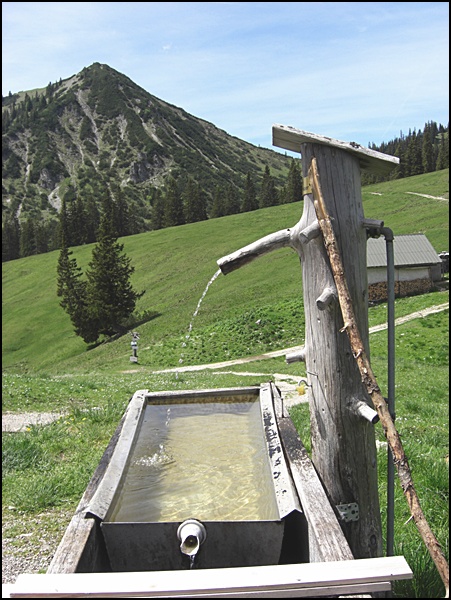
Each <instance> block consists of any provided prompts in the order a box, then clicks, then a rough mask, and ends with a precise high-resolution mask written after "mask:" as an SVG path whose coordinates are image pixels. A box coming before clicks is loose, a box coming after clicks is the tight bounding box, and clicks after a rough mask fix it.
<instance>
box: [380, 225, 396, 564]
mask: <svg viewBox="0 0 451 600" xmlns="http://www.w3.org/2000/svg"><path fill="white" fill-rule="evenodd" d="M381 234H382V235H383V236H384V237H385V246H386V252H387V324H388V336H387V337H388V411H389V413H390V416H391V418H392V419H393V422H394V421H395V418H396V415H395V258H394V248H393V239H394V236H393V231H392V230H391V229H390V228H389V227H382V228H381ZM387 452H388V455H387V556H393V555H394V527H395V465H394V462H393V456H392V453H391V450H390V447H389V448H388V451H387Z"/></svg>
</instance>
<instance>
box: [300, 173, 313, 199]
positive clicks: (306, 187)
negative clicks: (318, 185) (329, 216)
mask: <svg viewBox="0 0 451 600" xmlns="http://www.w3.org/2000/svg"><path fill="white" fill-rule="evenodd" d="M302 193H303V195H304V196H306V195H307V194H313V188H312V179H311V177H309V176H308V175H307V176H306V177H304V179H303V180H302Z"/></svg>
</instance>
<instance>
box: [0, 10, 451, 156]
mask: <svg viewBox="0 0 451 600" xmlns="http://www.w3.org/2000/svg"><path fill="white" fill-rule="evenodd" d="M2 13H3V15H2V16H3V18H2V46H3V47H2V63H3V65H2V66H3V69H2V72H3V76H2V93H3V95H7V94H8V93H9V92H10V91H11V92H18V91H23V90H30V89H34V88H40V87H45V86H46V85H47V84H48V83H49V82H50V81H51V82H55V81H59V79H60V78H62V79H66V78H67V77H70V76H71V75H74V74H76V73H78V72H79V71H81V69H83V68H84V67H87V66H89V65H91V64H92V63H94V62H100V63H105V64H108V65H109V66H110V67H112V68H114V69H116V70H117V71H119V72H121V73H123V74H124V75H127V76H128V77H129V78H130V79H132V80H133V81H134V82H135V83H137V84H138V85H140V86H141V87H142V88H144V89H145V90H147V91H148V92H150V93H151V94H153V95H155V96H157V97H158V98H161V99H162V100H165V101H167V102H170V103H171V104H174V105H176V106H180V107H182V108H183V109H185V110H186V111H187V112H189V113H191V114H193V115H195V116H196V117H200V118H203V119H205V120H207V121H210V122H212V123H214V124H215V125H216V126H218V127H220V128H221V129H224V130H225V131H227V132H228V133H230V134H231V135H234V136H236V137H239V138H241V139H243V140H246V141H248V142H251V143H253V144H256V145H261V146H265V147H268V148H272V141H271V131H272V125H273V124H274V123H279V124H282V125H292V126H294V127H297V128H298V129H303V130H306V131H310V132H313V133H317V134H321V135H326V136H330V137H334V138H337V139H340V140H344V141H355V142H358V143H360V144H362V145H367V144H368V143H369V142H374V143H376V144H380V143H381V142H383V141H389V140H390V139H393V138H394V137H397V136H398V135H399V133H400V131H403V132H404V133H408V131H409V129H414V128H416V129H422V128H423V126H424V124H425V122H427V121H430V120H432V121H437V122H438V123H442V124H444V125H446V124H447V123H448V119H449V112H448V110H449V91H448V90H449V59H448V56H449V3H448V2H2Z"/></svg>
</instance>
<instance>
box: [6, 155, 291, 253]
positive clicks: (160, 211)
mask: <svg viewBox="0 0 451 600" xmlns="http://www.w3.org/2000/svg"><path fill="white" fill-rule="evenodd" d="M84 189H85V190H86V189H87V188H84ZM89 189H90V190H91V193H90V194H88V193H87V192H86V191H83V190H77V189H75V187H74V186H73V185H72V184H68V185H67V186H66V188H65V192H64V194H63V196H62V201H61V209H60V213H59V220H58V221H57V220H49V221H42V220H40V219H34V218H31V217H29V218H28V219H27V220H26V221H23V222H20V220H19V218H18V217H17V216H15V215H13V216H11V217H8V218H6V219H5V221H4V223H3V227H2V261H3V262H5V261H8V260H14V259H16V258H21V257H25V256H31V255H33V254H41V253H43V252H48V251H51V250H56V249H59V248H61V247H62V246H61V240H62V238H63V239H64V242H65V244H66V246H67V247H73V246H80V245H83V244H90V243H94V242H96V241H98V229H99V224H100V211H99V208H98V205H99V200H100V204H101V205H105V204H108V205H109V211H110V213H111V219H112V223H113V224H114V228H115V229H114V231H115V235H116V236H117V237H124V236H127V235H133V234H136V233H140V232H141V231H143V226H142V220H140V219H139V217H138V218H136V215H131V214H130V209H129V204H130V203H129V199H130V198H129V196H128V194H127V193H126V192H124V191H123V190H122V189H121V188H120V187H119V186H116V185H114V183H111V182H101V181H99V180H98V178H97V179H91V180H90V188H89ZM300 200H302V176H301V171H300V161H299V160H295V159H292V162H291V166H290V170H289V173H288V177H287V182H286V185H285V186H284V187H283V188H280V189H278V188H277V185H276V181H275V179H274V178H273V177H272V175H271V172H270V169H269V167H268V166H266V167H265V171H264V174H263V177H262V181H261V183H260V185H257V184H256V182H255V181H254V178H253V176H252V175H251V174H250V173H248V174H247V176H246V179H245V182H244V186H243V188H242V189H239V188H237V187H236V186H235V185H234V184H233V183H229V184H228V185H226V186H225V187H221V186H216V189H215V192H214V195H213V198H211V196H209V195H208V193H207V192H206V191H205V190H203V189H202V188H201V186H200V184H199V183H198V182H196V181H195V180H194V178H192V177H190V176H188V177H187V178H186V177H179V178H178V179H176V178H175V177H170V178H169V179H168V180H167V181H166V184H165V185H164V187H162V188H153V189H152V191H151V193H150V194H149V197H148V198H146V201H145V204H146V205H147V208H146V207H144V208H143V211H145V212H146V213H148V214H149V215H150V219H149V222H150V229H152V230H156V229H163V228H165V227H174V226H177V225H183V224H186V223H196V222H198V221H204V220H207V219H212V218H216V217H222V216H225V215H232V214H237V213H240V212H248V211H251V210H256V209H258V208H264V207H267V206H275V205H277V204H284V203H288V202H298V201H300ZM62 229H64V231H62ZM144 230H149V227H147V228H145V229H144Z"/></svg>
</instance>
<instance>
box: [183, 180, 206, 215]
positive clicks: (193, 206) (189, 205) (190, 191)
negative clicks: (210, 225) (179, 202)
mask: <svg viewBox="0 0 451 600" xmlns="http://www.w3.org/2000/svg"><path fill="white" fill-rule="evenodd" d="M183 210H184V215H185V223H197V222H198V221H205V219H206V218H207V205H206V200H205V194H204V193H203V192H202V190H201V189H200V186H199V184H198V183H196V182H195V181H194V179H193V178H192V177H188V181H187V183H186V186H185V189H184V190H183Z"/></svg>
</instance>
